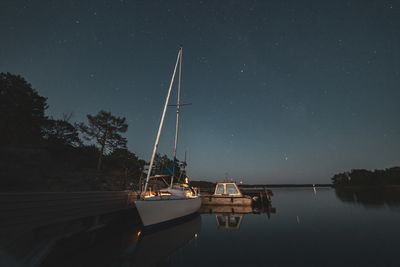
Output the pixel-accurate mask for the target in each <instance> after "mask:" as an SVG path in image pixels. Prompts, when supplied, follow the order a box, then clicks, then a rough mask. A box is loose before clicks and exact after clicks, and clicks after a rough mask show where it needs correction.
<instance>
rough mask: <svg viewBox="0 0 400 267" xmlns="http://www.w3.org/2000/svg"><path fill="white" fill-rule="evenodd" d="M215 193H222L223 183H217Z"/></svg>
mask: <svg viewBox="0 0 400 267" xmlns="http://www.w3.org/2000/svg"><path fill="white" fill-rule="evenodd" d="M215 194H218V195H223V194H224V185H223V184H218V185H217V190H215Z"/></svg>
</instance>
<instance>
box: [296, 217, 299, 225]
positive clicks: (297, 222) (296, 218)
mask: <svg viewBox="0 0 400 267" xmlns="http://www.w3.org/2000/svg"><path fill="white" fill-rule="evenodd" d="M296 219H297V223H298V224H300V217H299V215H297V218H296Z"/></svg>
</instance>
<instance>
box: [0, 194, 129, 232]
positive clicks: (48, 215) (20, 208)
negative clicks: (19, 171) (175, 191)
mask: <svg viewBox="0 0 400 267" xmlns="http://www.w3.org/2000/svg"><path fill="white" fill-rule="evenodd" d="M135 199H136V193H134V192H130V191H102V192H26V193H18V192H16V193H0V238H1V236H2V235H3V234H6V233H8V232H10V231H11V232H15V231H19V230H24V231H26V230H29V229H34V228H37V227H39V226H44V225H49V224H54V223H58V222H63V221H69V220H75V219H79V218H85V217H93V216H99V215H102V214H107V213H113V212H117V211H121V210H126V209H129V208H133V207H134V202H133V201H134V200H135Z"/></svg>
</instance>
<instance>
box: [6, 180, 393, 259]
mask: <svg viewBox="0 0 400 267" xmlns="http://www.w3.org/2000/svg"><path fill="white" fill-rule="evenodd" d="M273 192H274V197H273V203H272V207H273V208H272V209H270V211H271V212H270V213H259V214H253V213H250V214H245V215H241V214H238V213H236V214H229V213H216V214H215V213H213V214H204V213H203V214H201V215H199V216H197V217H194V218H193V219H191V220H188V221H186V222H184V223H182V224H179V225H175V226H173V227H170V228H167V229H163V230H160V231H158V232H154V233H142V230H141V228H140V225H139V224H138V221H137V218H136V217H135V216H136V214H130V215H128V216H125V217H124V219H123V220H121V221H119V222H114V223H111V224H109V225H107V226H104V227H101V228H99V229H91V230H90V231H84V232H81V233H75V234H71V235H70V236H68V235H67V236H63V237H62V238H53V239H52V235H51V233H46V234H45V235H44V236H43V234H42V235H39V236H38V234H36V235H34V236H30V237H29V242H26V244H25V245H21V244H18V245H15V246H11V247H9V248H7V249H8V250H7V249H6V250H5V249H3V250H1V252H0V265H1V266H96V267H101V266H202V267H204V266H400V260H399V256H398V252H399V244H400V206H398V205H397V202H396V203H389V204H388V203H386V202H385V201H383V202H382V201H378V202H377V201H371V202H368V201H367V202H361V201H360V200H359V199H357V195H356V194H347V195H346V196H345V197H343V196H340V195H339V196H340V198H339V197H338V195H337V194H336V193H335V190H334V189H330V188H329V189H328V188H324V189H322V188H320V189H317V190H316V192H314V190H313V189H312V188H302V189H273ZM371 199H374V196H371ZM35 240H36V241H35ZM49 240H51V242H49ZM33 241H34V242H33ZM43 242H44V243H43ZM43 247H44V248H45V249H43ZM17 250H18V251H17ZM5 264H7V265H5Z"/></svg>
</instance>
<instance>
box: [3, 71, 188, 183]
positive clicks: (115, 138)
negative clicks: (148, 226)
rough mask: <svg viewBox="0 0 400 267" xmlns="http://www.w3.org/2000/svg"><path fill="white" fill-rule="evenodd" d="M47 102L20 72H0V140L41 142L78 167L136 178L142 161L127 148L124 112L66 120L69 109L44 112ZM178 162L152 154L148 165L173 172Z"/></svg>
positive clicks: (22, 143) (14, 143)
mask: <svg viewBox="0 0 400 267" xmlns="http://www.w3.org/2000/svg"><path fill="white" fill-rule="evenodd" d="M48 107H49V105H48V103H47V98H46V97H44V96H41V95H39V93H38V92H37V90H36V89H34V88H32V85H31V84H30V83H28V82H27V81H26V80H25V79H24V78H23V77H21V76H19V75H15V74H11V73H0V146H2V147H5V146H8V147H10V146H11V147H21V146H40V147H46V149H48V150H50V151H52V153H53V154H54V155H55V157H56V158H59V159H61V160H65V159H66V158H68V160H72V161H74V160H75V161H79V166H80V167H82V168H93V169H96V170H97V171H98V172H108V173H109V174H110V175H115V174H116V173H117V175H119V176H121V177H124V178H125V182H124V183H125V184H126V183H128V182H137V181H138V180H139V178H140V176H141V175H142V172H143V171H144V169H145V165H146V162H145V161H144V160H142V159H139V158H138V157H137V156H136V155H135V153H133V152H132V151H130V150H129V149H128V148H127V139H126V137H124V136H123V135H124V134H125V133H126V132H127V130H128V124H127V122H126V118H125V117H119V116H115V115H113V114H111V112H109V111H104V110H101V111H99V112H98V113H97V114H95V115H90V114H88V115H87V121H86V122H79V123H72V122H71V115H63V117H62V118H53V117H51V116H50V117H49V116H47V115H46V110H47V109H48ZM174 165H175V167H174ZM180 167H182V164H179V162H178V161H173V160H171V159H169V158H168V157H167V156H165V155H159V154H158V155H157V157H156V164H155V167H154V169H153V171H154V172H157V173H160V174H172V173H171V170H175V171H176V174H177V172H179V170H180ZM128 178H129V181H128Z"/></svg>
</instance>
